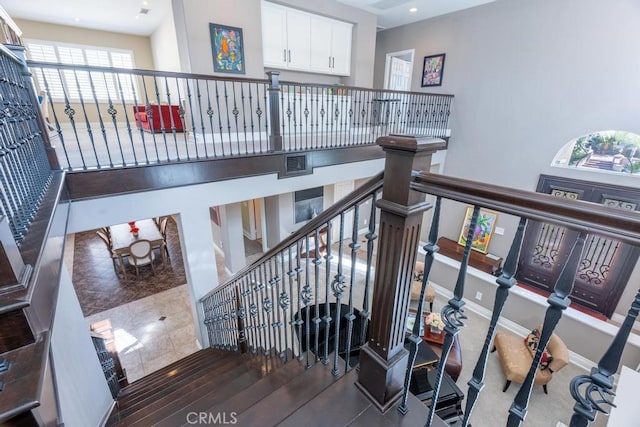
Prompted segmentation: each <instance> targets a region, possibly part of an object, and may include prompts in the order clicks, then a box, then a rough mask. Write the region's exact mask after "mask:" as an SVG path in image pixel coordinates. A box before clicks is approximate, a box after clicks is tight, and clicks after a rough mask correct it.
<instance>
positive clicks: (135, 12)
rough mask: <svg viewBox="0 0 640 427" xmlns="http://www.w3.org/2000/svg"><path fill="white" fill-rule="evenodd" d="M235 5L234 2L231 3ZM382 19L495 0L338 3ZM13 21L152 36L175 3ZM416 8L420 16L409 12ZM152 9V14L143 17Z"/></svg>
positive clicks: (137, 0)
mask: <svg viewBox="0 0 640 427" xmlns="http://www.w3.org/2000/svg"><path fill="white" fill-rule="evenodd" d="M229 1H231V0H229ZM337 1H339V2H340V3H343V4H346V5H349V6H353V7H356V8H359V9H364V10H366V11H367V12H370V13H373V14H375V15H377V16H378V27H380V28H391V27H397V26H399V25H404V24H409V23H411V22H416V21H421V20H423V19H427V18H431V17H433V16H438V15H443V14H445V13H450V12H454V11H456V10H461V9H466V8H469V7H474V6H478V5H481V4H484V3H490V2H492V1H494V0H337ZM2 7H4V8H5V9H6V11H7V12H8V13H9V15H10V16H11V17H13V18H22V19H30V20H33V21H43V22H51V23H55V24H62V25H70V26H75V27H84V28H92V29H98V30H105V31H114V32H119V33H128V34H138V35H151V33H153V31H154V30H155V29H156V28H157V27H158V25H159V24H160V22H162V19H163V18H164V17H165V16H166V15H167V14H168V13H170V12H171V0H108V1H105V0H28V1H27V0H2ZM412 7H415V8H416V9H417V11H416V12H413V13H412V12H409V9H410V8H412ZM141 9H148V13H146V14H145V13H141Z"/></svg>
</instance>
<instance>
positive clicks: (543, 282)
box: [516, 175, 640, 317]
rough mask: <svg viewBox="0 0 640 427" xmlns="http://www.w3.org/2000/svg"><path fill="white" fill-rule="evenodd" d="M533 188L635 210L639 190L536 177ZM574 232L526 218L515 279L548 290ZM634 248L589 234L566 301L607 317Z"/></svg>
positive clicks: (624, 280)
mask: <svg viewBox="0 0 640 427" xmlns="http://www.w3.org/2000/svg"><path fill="white" fill-rule="evenodd" d="M537 191H538V192H542V193H547V194H551V195H553V196H555V197H561V198H568V199H576V200H585V201H590V202H594V203H599V204H604V205H607V206H610V207H611V208H613V209H630V210H640V190H639V189H634V188H628V187H621V186H613V185H605V184H598V183H592V182H587V181H580V180H572V179H568V178H560V177H553V176H548V175H542V176H541V177H540V180H539V182H538V189H537ZM577 237H578V233H577V232H575V231H571V230H569V229H567V228H565V227H561V226H557V225H553V224H547V223H540V222H535V221H530V223H529V225H528V226H527V230H526V232H525V238H524V241H523V245H522V251H521V254H520V260H519V266H518V272H517V274H516V278H517V279H518V280H519V281H520V282H522V283H525V284H527V285H530V286H533V287H536V288H539V289H542V290H544V291H547V292H549V293H550V292H553V287H554V286H555V283H556V281H557V280H558V277H559V275H560V272H561V271H562V269H563V267H564V265H565V263H566V261H567V258H568V257H569V252H570V251H571V248H572V247H573V244H574V243H575V241H576V239H577ZM639 252H640V251H639V249H638V248H635V247H633V246H630V245H627V244H625V243H622V242H619V241H617V240H614V239H609V238H605V237H602V236H598V235H589V236H588V238H587V240H586V242H585V246H584V250H583V252H582V259H581V261H580V264H579V267H578V271H577V274H576V278H575V281H574V287H573V292H572V294H571V300H572V301H573V302H574V303H576V304H579V305H582V306H584V307H586V308H589V309H591V310H593V311H596V312H599V313H602V314H604V315H605V316H607V317H611V315H612V314H613V312H614V310H615V308H616V305H617V304H618V301H619V299H620V296H621V295H622V292H623V291H624V288H625V287H626V284H627V281H628V280H629V276H630V275H631V271H632V269H633V267H634V266H635V264H636V262H637V260H638V254H639Z"/></svg>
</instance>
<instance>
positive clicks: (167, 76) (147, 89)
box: [28, 61, 453, 171]
mask: <svg viewBox="0 0 640 427" xmlns="http://www.w3.org/2000/svg"><path fill="white" fill-rule="evenodd" d="M28 65H29V69H30V70H31V71H32V73H33V74H34V79H35V80H36V81H37V84H38V87H39V88H40V94H41V95H40V96H41V98H42V101H43V103H44V104H43V105H44V108H43V110H44V111H43V113H44V115H45V117H46V119H47V120H48V126H49V130H50V133H51V135H52V136H53V137H54V144H55V145H57V146H58V147H59V150H58V156H59V160H60V164H61V165H62V167H63V168H65V169H67V170H70V171H72V170H86V169H90V168H91V169H93V168H100V169H102V168H118V167H127V166H138V165H149V164H155V163H162V162H179V161H190V160H200V159H215V158H221V157H228V156H245V155H256V154H260V153H265V152H274V151H276V152H278V151H296V150H313V149H322V148H333V147H345V146H353V145H362V144H373V143H374V142H375V140H376V138H378V137H380V136H384V135H389V134H391V133H397V134H413V135H429V136H437V137H445V138H446V137H448V136H449V129H448V123H449V115H450V112H451V100H452V98H453V97H452V96H451V95H437V94H428V93H418V92H398V91H387V90H373V89H366V88H358V87H347V86H330V85H318V84H300V83H293V82H282V83H281V82H279V79H278V78H279V73H278V72H270V73H268V74H269V78H268V79H247V78H225V77H218V76H211V75H200V74H187V73H171V72H162V71H149V70H131V69H118V68H104V67H90V66H76V65H63V64H52V63H45V62H32V61H28Z"/></svg>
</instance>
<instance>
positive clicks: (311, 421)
mask: <svg viewBox="0 0 640 427" xmlns="http://www.w3.org/2000/svg"><path fill="white" fill-rule="evenodd" d="M357 379H358V373H357V372H356V370H355V369H351V371H349V372H348V373H347V374H346V375H343V376H342V377H341V378H340V379H339V380H338V381H336V383H335V384H333V385H332V386H331V387H329V388H326V389H325V390H323V391H322V392H321V393H319V394H318V395H316V396H315V397H314V398H313V399H311V400H310V401H308V402H307V403H306V404H305V405H304V406H302V407H300V408H299V409H298V410H297V411H295V412H294V413H292V414H291V415H289V416H288V417H287V418H285V419H284V420H283V421H282V422H281V423H280V424H278V426H282V427H298V426H305V427H325V426H346V425H349V424H350V423H351V422H352V421H353V420H354V419H356V418H358V417H359V416H360V414H362V413H363V412H364V411H365V410H367V409H368V408H369V407H370V406H372V404H371V402H370V401H369V399H367V398H366V397H365V396H364V395H363V394H362V393H361V392H360V390H358V389H357V388H356V386H355V382H356V381H357Z"/></svg>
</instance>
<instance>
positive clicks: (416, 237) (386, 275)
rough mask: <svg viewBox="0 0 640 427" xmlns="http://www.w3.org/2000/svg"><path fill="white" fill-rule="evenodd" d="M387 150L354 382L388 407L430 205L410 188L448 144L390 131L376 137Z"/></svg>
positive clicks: (398, 382)
mask: <svg viewBox="0 0 640 427" xmlns="http://www.w3.org/2000/svg"><path fill="white" fill-rule="evenodd" d="M378 144H379V145H381V146H382V148H383V149H384V151H385V152H386V162H385V169H384V187H383V190H382V198H381V199H380V200H379V201H378V203H377V205H378V207H379V208H380V210H381V214H380V226H379V234H380V237H379V240H378V252H377V260H378V261H377V263H376V275H375V281H374V287H373V289H374V290H373V305H372V309H371V321H370V323H369V329H368V340H367V344H365V345H364V346H363V347H362V349H361V351H360V373H359V376H358V382H357V383H356V386H357V387H358V388H359V389H360V390H362V392H363V393H364V394H365V395H366V396H367V397H368V398H369V399H370V400H371V401H372V402H373V403H374V404H375V405H376V406H377V407H378V409H380V410H381V411H386V410H387V409H389V407H390V406H391V405H392V404H393V403H394V402H395V401H396V400H397V399H398V398H399V397H400V396H401V394H402V387H403V381H404V375H405V370H406V368H407V360H408V352H407V351H406V350H405V349H404V335H405V333H404V329H405V322H406V319H407V311H408V308H409V298H410V295H411V282H412V278H413V270H414V265H415V262H416V255H417V250H418V244H419V242H420V224H421V223H422V215H423V212H424V211H426V210H428V209H430V208H431V205H430V204H429V203H427V202H425V195H424V194H423V193H418V192H415V191H413V190H411V189H410V188H409V184H410V182H411V174H412V171H413V170H417V171H422V172H428V171H429V168H430V166H431V155H432V154H433V153H434V152H435V151H437V150H440V149H444V148H446V143H445V141H443V140H442V139H438V138H427V137H425V138H417V137H411V136H388V137H381V138H379V139H378Z"/></svg>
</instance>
